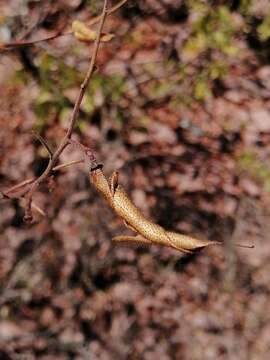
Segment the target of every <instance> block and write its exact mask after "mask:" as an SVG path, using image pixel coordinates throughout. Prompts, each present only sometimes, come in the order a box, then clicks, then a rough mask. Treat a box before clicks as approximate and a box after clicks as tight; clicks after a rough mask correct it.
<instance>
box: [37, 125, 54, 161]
mask: <svg viewBox="0 0 270 360" xmlns="http://www.w3.org/2000/svg"><path fill="white" fill-rule="evenodd" d="M32 133H33V135H34V136H35V137H36V138H37V139H38V140H39V142H40V143H41V144H42V145H43V146H44V147H45V149H46V150H47V152H48V154H49V157H50V159H51V158H52V157H53V152H52V150H51V149H50V147H49V145H48V144H47V142H46V140H45V139H43V137H42V136H41V135H39V134H37V133H36V132H35V131H32Z"/></svg>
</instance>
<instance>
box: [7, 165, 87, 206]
mask: <svg viewBox="0 0 270 360" xmlns="http://www.w3.org/2000/svg"><path fill="white" fill-rule="evenodd" d="M83 162H84V159H80V160H73V161H69V162H67V163H64V164H60V165H57V166H54V167H53V168H52V171H59V170H62V169H65V168H67V167H69V166H72V165H76V164H82V163H83ZM34 181H35V178H31V179H26V180H24V181H22V182H20V183H19V184H16V185H14V186H12V187H10V188H9V189H6V190H4V191H0V194H1V195H2V199H5V198H6V199H11V198H18V197H23V195H24V194H26V193H27V191H28V188H27V186H29V185H30V184H32V183H33V182H34ZM18 191H19V192H20V193H19V194H18ZM12 194H13V195H12Z"/></svg>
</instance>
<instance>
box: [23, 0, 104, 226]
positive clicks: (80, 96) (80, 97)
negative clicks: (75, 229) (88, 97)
mask: <svg viewBox="0 0 270 360" xmlns="http://www.w3.org/2000/svg"><path fill="white" fill-rule="evenodd" d="M107 3H108V0H104V5H103V10H102V14H101V19H100V24H99V28H98V32H97V38H96V40H95V42H94V47H93V53H92V57H91V60H90V64H89V67H88V70H87V73H86V76H85V79H84V81H83V83H82V84H81V88H80V91H79V94H78V96H77V99H76V102H75V105H74V108H73V111H72V114H71V117H70V120H69V125H68V129H67V132H66V135H65V136H64V138H63V140H62V142H61V143H60V145H59V146H58V148H57V149H56V151H55V153H54V154H53V156H52V158H51V159H50V161H49V163H48V165H47V168H46V169H45V171H44V172H43V173H42V174H41V175H40V176H39V177H38V178H37V179H36V180H35V181H34V183H33V184H32V185H31V187H30V189H29V191H28V192H27V194H26V195H25V198H26V208H25V216H24V219H25V221H29V222H30V221H32V219H33V216H32V211H31V204H32V198H33V194H34V192H35V191H36V190H37V188H38V187H39V185H40V184H41V183H42V182H43V181H44V180H46V179H47V178H48V176H49V175H50V173H51V171H52V169H53V167H54V166H55V164H56V162H57V161H58V159H59V156H60V155H61V154H62V152H63V151H64V149H65V148H66V146H67V145H68V143H69V139H70V138H71V135H72V132H73V130H74V126H75V123H76V120H77V117H78V113H79V109H80V105H81V102H82V100H83V97H84V94H85V91H86V88H87V86H88V84H89V82H90V79H91V77H92V75H93V73H94V71H95V62H96V58H97V54H98V49H99V45H100V38H101V33H102V28H103V25H104V22H105V19H106V15H107Z"/></svg>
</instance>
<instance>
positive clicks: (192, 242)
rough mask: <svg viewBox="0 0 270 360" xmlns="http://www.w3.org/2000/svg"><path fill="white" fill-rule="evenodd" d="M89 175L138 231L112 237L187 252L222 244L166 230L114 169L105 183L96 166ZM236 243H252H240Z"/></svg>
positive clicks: (128, 225) (115, 239) (126, 222)
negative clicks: (146, 212)
mask: <svg viewBox="0 0 270 360" xmlns="http://www.w3.org/2000/svg"><path fill="white" fill-rule="evenodd" d="M90 179H91V182H92V183H93V184H94V185H95V187H96V189H97V190H98V191H99V192H100V193H101V194H102V195H103V197H104V198H105V200H106V201H107V202H108V203H109V204H110V206H111V207H112V208H113V210H114V211H115V213H116V214H117V215H118V216H119V217H121V218H122V219H123V220H124V223H125V224H126V226H127V227H129V228H131V229H132V230H133V231H135V232H137V233H138V235H137V236H128V235H121V236H116V237H114V238H113V240H114V241H119V242H121V241H122V242H131V243H138V244H145V245H151V244H156V245H162V246H169V247H172V248H174V249H177V250H179V251H182V252H187V253H192V252H194V251H196V250H201V249H203V248H205V247H207V246H210V245H221V244H222V243H221V242H219V241H209V240H200V239H196V238H193V237H190V236H186V235H183V234H179V233H176V232H173V231H166V230H165V229H164V228H163V227H162V226H160V225H158V224H155V223H154V222H152V221H150V220H149V219H147V218H146V217H145V216H144V215H143V214H142V212H141V211H140V210H139V209H138V208H137V207H136V206H135V205H134V204H133V202H132V201H131V200H130V198H129V196H128V195H127V193H126V192H125V190H124V189H123V188H122V187H121V186H120V185H119V184H118V174H117V172H114V173H113V174H112V176H111V178H110V182H109V183H108V181H107V179H106V177H105V175H104V174H103V172H102V170H101V169H100V168H99V167H97V168H94V169H92V171H91V172H90ZM236 246H241V247H247V248H252V247H253V246H249V245H239V244H237V245H236Z"/></svg>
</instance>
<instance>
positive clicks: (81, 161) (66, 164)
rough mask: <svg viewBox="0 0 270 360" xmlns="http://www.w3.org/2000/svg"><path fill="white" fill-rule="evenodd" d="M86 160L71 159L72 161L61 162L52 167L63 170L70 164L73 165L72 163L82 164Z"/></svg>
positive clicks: (54, 169) (55, 169)
mask: <svg viewBox="0 0 270 360" xmlns="http://www.w3.org/2000/svg"><path fill="white" fill-rule="evenodd" d="M83 162H84V160H83V159H81V160H73V161H70V162H67V163H64V164H60V165H57V166H55V167H54V168H52V170H53V171H58V170H62V169H64V168H66V167H68V166H72V165H76V164H82V163H83Z"/></svg>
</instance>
